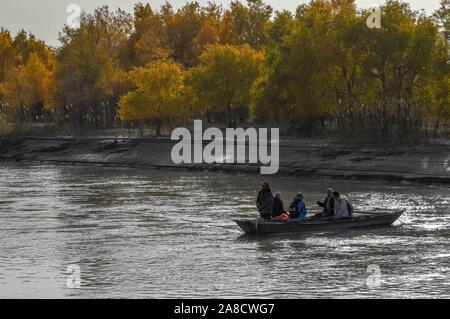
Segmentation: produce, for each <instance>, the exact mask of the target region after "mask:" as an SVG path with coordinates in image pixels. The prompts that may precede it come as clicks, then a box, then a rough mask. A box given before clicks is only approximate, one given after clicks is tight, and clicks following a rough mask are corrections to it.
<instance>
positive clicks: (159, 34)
mask: <svg viewBox="0 0 450 319" xmlns="http://www.w3.org/2000/svg"><path fill="white" fill-rule="evenodd" d="M449 3H450V0H442V2H441V8H440V9H439V10H438V11H437V12H436V13H435V14H433V15H432V16H427V15H426V14H424V13H423V12H422V13H419V12H415V11H412V10H411V8H410V7H409V5H408V4H406V3H402V2H399V1H391V0H389V1H387V2H386V3H385V5H384V6H383V7H382V8H381V9H382V18H381V28H379V29H369V28H368V27H367V25H366V20H367V18H368V16H369V15H370V12H368V11H365V10H358V9H357V8H356V5H355V3H354V0H313V1H311V2H310V3H309V4H307V5H300V6H299V7H298V9H297V11H296V12H295V13H291V12H288V11H281V12H273V9H272V8H271V7H270V6H268V5H267V4H265V3H264V2H263V1H262V0H247V3H246V4H242V3H240V2H232V3H231V4H230V6H229V8H227V9H224V8H223V7H221V6H217V5H215V4H212V3H210V4H208V5H207V6H205V7H202V6H200V5H199V4H198V3H197V2H191V3H187V4H186V5H185V6H183V7H182V8H180V9H178V10H174V9H173V8H172V6H171V5H170V4H169V3H165V4H164V5H162V6H161V7H160V8H159V10H154V9H153V8H151V6H150V5H149V4H138V5H136V6H135V9H134V13H133V14H129V13H127V12H124V11H121V10H118V11H116V12H111V11H110V10H109V9H108V8H107V7H101V8H99V9H97V10H96V11H95V12H94V13H93V14H83V15H82V17H81V21H80V27H79V28H76V29H73V28H69V27H68V26H66V27H65V28H64V29H63V30H62V32H61V33H60V46H59V47H57V48H52V47H49V46H47V45H46V44H45V43H44V42H42V41H40V40H38V39H36V38H35V37H33V36H32V35H29V34H27V33H26V32H20V33H19V34H17V35H16V36H15V37H12V36H11V34H10V33H9V32H8V31H7V30H5V29H1V31H0V112H1V113H2V114H4V115H6V116H7V118H8V119H9V121H11V122H21V121H38V122H40V121H44V120H45V121H56V122H58V123H64V124H66V125H70V126H72V127H87V128H109V127H116V126H118V125H129V124H127V123H143V122H149V123H153V124H154V125H155V127H156V128H157V131H159V127H160V125H161V123H165V122H170V121H172V122H173V121H177V122H181V121H187V120H190V119H192V118H199V117H201V118H203V119H204V120H207V121H209V122H227V123H228V124H229V125H236V124H238V123H245V122H247V121H254V122H261V123H270V124H274V125H275V124H278V125H284V126H286V127H289V128H290V129H291V130H292V131H303V132H304V131H309V132H315V131H317V130H319V129H326V128H335V129H339V130H340V131H341V132H343V133H345V134H348V135H358V134H363V133H367V132H368V133H370V134H373V133H374V132H377V133H379V134H381V135H383V136H385V137H386V136H387V135H389V134H396V135H397V134H400V135H408V134H414V133H417V132H418V131H420V130H421V129H423V128H424V127H426V126H427V125H428V126H429V124H430V123H434V124H436V127H437V125H439V124H443V123H446V122H448V121H449V119H450V62H449V52H450V30H449V20H450V19H449V16H450V13H449V12H450V8H449ZM0 115H1V114H0Z"/></svg>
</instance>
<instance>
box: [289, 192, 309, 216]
mask: <svg viewBox="0 0 450 319" xmlns="http://www.w3.org/2000/svg"><path fill="white" fill-rule="evenodd" d="M307 213H308V212H307V210H306V205H305V203H304V202H303V194H297V195H295V197H294V199H293V200H292V203H291V205H289V217H290V218H291V219H302V220H304V219H305V218H306V214H307Z"/></svg>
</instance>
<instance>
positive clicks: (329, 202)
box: [315, 188, 334, 217]
mask: <svg viewBox="0 0 450 319" xmlns="http://www.w3.org/2000/svg"><path fill="white" fill-rule="evenodd" d="M333 192H334V190H333V189H331V188H328V189H327V197H325V199H324V201H323V202H321V201H318V202H317V205H319V206H320V207H322V208H323V210H322V212H321V213H318V214H316V215H315V216H316V217H330V216H333V215H334V198H333Z"/></svg>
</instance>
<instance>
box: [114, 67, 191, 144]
mask: <svg viewBox="0 0 450 319" xmlns="http://www.w3.org/2000/svg"><path fill="white" fill-rule="evenodd" d="M130 80H131V81H132V83H133V84H134V86H135V89H134V90H131V91H130V92H128V93H127V94H126V95H124V96H122V97H121V98H120V102H119V117H120V119H121V120H122V121H135V120H153V122H154V123H155V125H156V135H158V136H159V135H160V133H161V132H160V130H161V122H162V120H164V119H167V118H173V117H179V116H182V114H183V112H182V111H183V105H182V103H183V91H184V71H183V68H182V66H181V65H180V64H178V63H176V62H173V61H155V62H152V63H150V64H149V65H148V66H147V67H145V68H135V69H133V70H132V71H131V72H130Z"/></svg>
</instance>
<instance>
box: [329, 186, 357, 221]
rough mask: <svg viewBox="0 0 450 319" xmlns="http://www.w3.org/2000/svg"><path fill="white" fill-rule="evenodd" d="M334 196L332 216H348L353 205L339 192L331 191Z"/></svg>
mask: <svg viewBox="0 0 450 319" xmlns="http://www.w3.org/2000/svg"><path fill="white" fill-rule="evenodd" d="M333 198H334V217H335V218H343V217H349V216H350V215H351V214H352V211H353V206H352V205H351V204H350V203H349V202H348V201H347V200H346V199H345V198H343V197H341V195H340V194H339V192H336V191H335V192H333Z"/></svg>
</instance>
